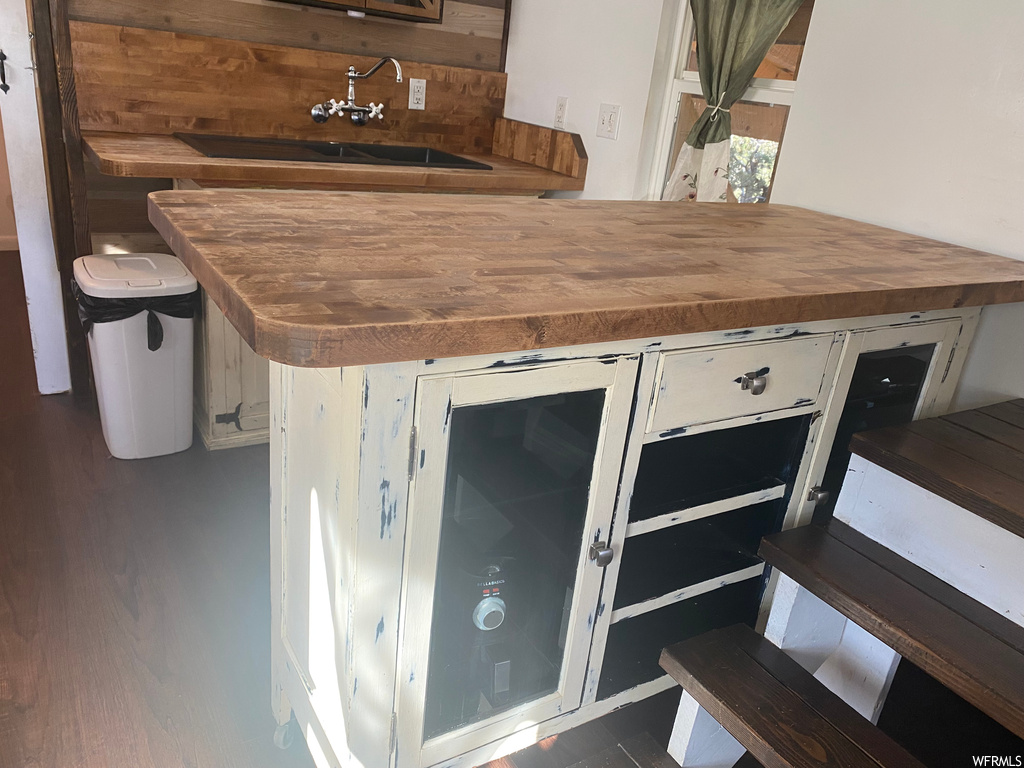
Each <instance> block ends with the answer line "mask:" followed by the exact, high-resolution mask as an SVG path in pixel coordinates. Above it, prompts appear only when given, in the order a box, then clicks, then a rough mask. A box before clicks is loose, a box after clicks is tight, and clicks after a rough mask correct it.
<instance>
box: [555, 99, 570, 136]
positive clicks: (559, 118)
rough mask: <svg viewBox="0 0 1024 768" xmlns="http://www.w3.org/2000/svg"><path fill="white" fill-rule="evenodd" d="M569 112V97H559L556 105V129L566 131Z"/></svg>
mask: <svg viewBox="0 0 1024 768" xmlns="http://www.w3.org/2000/svg"><path fill="white" fill-rule="evenodd" d="M568 111H569V97H568V96H559V97H558V101H557V102H556V103H555V128H557V129H558V130H560V131H564V130H565V113H566V112H568Z"/></svg>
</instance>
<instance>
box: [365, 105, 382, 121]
mask: <svg viewBox="0 0 1024 768" xmlns="http://www.w3.org/2000/svg"><path fill="white" fill-rule="evenodd" d="M368 117H370V118H371V119H372V118H374V117H376V118H377V119H378V120H383V119H384V104H383V103H380V104H374V103H373V102H372V101H371V102H370V114H369V115H368Z"/></svg>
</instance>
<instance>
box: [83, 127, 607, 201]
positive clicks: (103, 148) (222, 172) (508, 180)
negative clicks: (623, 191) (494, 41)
mask: <svg viewBox="0 0 1024 768" xmlns="http://www.w3.org/2000/svg"><path fill="white" fill-rule="evenodd" d="M501 124H506V125H507V126H508V128H507V130H508V132H509V134H510V137H512V136H513V134H514V133H515V132H516V131H521V132H531V131H533V132H534V133H538V134H539V133H540V132H542V131H543V132H546V133H547V134H549V135H550V134H554V133H558V132H556V131H551V130H549V129H544V128H540V127H539V126H532V125H528V124H526V123H516V122H515V121H511V120H499V125H501ZM561 136H564V137H568V138H567V139H563V140H561V141H560V142H556V146H555V147H554V151H551V150H552V144H551V143H550V141H549V142H547V143H546V144H542V143H539V142H525V143H524V142H522V141H520V144H521V145H523V146H522V149H521V150H520V151H519V152H518V153H517V152H516V149H515V141H514V137H513V138H510V140H509V141H507V142H500V143H496V144H495V145H494V148H493V150H492V152H491V153H487V154H480V153H470V152H456V153H455V154H458V155H460V156H462V157H466V158H469V159H470V160H476V161H478V162H481V163H485V164H487V165H490V166H491V168H492V170H489V171H487V170H476V169H463V168H423V167H416V166H401V165H360V164H356V163H324V162H295V161H290V160H250V159H236V158H220V157H207V156H206V155H204V154H202V153H201V152H199V151H198V150H196V149H193V148H192V147H190V146H189V145H187V144H186V143H185V142H183V141H181V140H179V139H177V138H175V137H174V136H171V135H159V134H135V133H111V132H96V131H90V132H86V133H83V134H82V141H83V145H84V148H85V152H86V154H87V155H88V157H89V159H90V160H92V162H93V163H95V165H96V166H97V167H98V168H99V170H100V171H101V172H102V173H105V174H108V175H110V176H134V177H149V178H164V179H192V180H193V181H196V182H199V183H200V185H203V182H206V183H207V184H208V185H209V186H228V187H230V186H266V187H275V186H276V187H288V188H293V189H341V190H351V191H379V192H399V191H405V192H412V191H414V192H424V191H428V192H429V191H435V192H476V193H483V194H491V195H499V194H500V195H539V194H541V193H542V192H545V191H548V190H580V189H583V184H584V182H585V180H586V163H587V158H586V153H585V152H584V151H583V147H582V143H579V142H578V138H579V137H575V135H574V134H567V133H563V134H561ZM574 139H575V141H574ZM538 151H540V152H542V153H543V156H542V157H541V156H538ZM502 152H505V153H507V154H506V155H503V154H501V153H502ZM531 155H532V156H533V162H530V156H531ZM516 157H519V158H522V159H515V158H516ZM537 162H540V163H543V164H545V165H547V166H550V167H552V168H556V169H562V168H564V169H565V172H561V171H559V170H551V169H550V168H549V167H541V166H539V165H536V164H534V163H537Z"/></svg>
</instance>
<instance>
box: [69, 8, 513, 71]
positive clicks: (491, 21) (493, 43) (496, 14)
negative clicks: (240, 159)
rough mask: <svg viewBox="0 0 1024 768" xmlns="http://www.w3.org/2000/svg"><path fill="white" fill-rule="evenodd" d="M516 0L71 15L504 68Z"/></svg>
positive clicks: (98, 10) (402, 58)
mask: <svg viewBox="0 0 1024 768" xmlns="http://www.w3.org/2000/svg"><path fill="white" fill-rule="evenodd" d="M510 2H511V0H445V4H444V17H443V21H442V23H441V24H423V23H416V22H409V21H401V20H396V19H385V18H381V17H372V16H367V17H366V18H365V19H355V18H352V17H350V16H348V15H347V14H346V13H345V12H344V11H338V10H334V9H324V8H312V7H308V6H301V5H292V4H289V3H279V2H274V0H161V2H154V0H69V6H70V7H69V13H70V16H71V19H72V20H73V21H74V20H77V21H92V22H97V23H100V24H118V25H124V26H129V27H143V28H146V29H156V30H163V31H168V32H184V33H188V34H193V35H217V36H218V37H224V38H229V39H232V40H243V41H247V42H252V43H269V44H273V45H286V46H292V47H296V48H309V49H312V50H318V51H333V52H337V53H359V54H361V55H363V56H378V57H379V56H394V57H395V58H397V59H398V60H399V61H402V62H403V63H404V62H405V61H406V60H408V61H420V62H425V63H428V64H447V65H449V66H456V67H472V68H473V69H483V70H490V71H494V72H498V71H502V70H503V69H504V52H505V42H506V39H507V11H508V5H509V3H510Z"/></svg>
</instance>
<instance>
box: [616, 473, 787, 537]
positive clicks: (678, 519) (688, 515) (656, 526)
mask: <svg viewBox="0 0 1024 768" xmlns="http://www.w3.org/2000/svg"><path fill="white" fill-rule="evenodd" d="M785 495H786V484H785V483H779V484H778V485H773V486H771V487H770V488H764V489H762V490H758V491H752V492H750V493H744V494H741V495H739V496H731V497H729V498H727V499H719V500H717V501H712V502H709V503H707V504H699V505H697V506H695V507H688V508H685V509H680V510H677V511H675V512H668V513H666V514H664V515H658V516H657V517H651V518H648V519H647V520H637V521H636V522H633V523H628V524H627V525H626V538H627V539H628V538H629V537H630V536H641V535H643V534H645V533H651V532H652V531H660V530H661V529H662V528H670V527H672V526H674V525H683V524H684V523H690V522H693V521H694V520H700V519H701V518H703V517H711V516H712V515H718V514H721V513H722V512H731V511H732V510H734V509H740V508H741V507H749V506H753V505H754V504H760V503H762V502H765V501H773V500H775V499H781V498H782V497H783V496H785Z"/></svg>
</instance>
